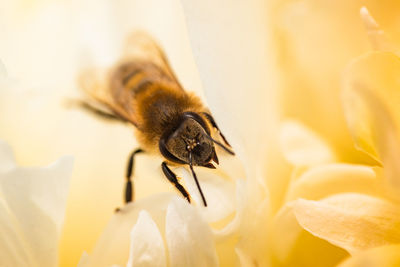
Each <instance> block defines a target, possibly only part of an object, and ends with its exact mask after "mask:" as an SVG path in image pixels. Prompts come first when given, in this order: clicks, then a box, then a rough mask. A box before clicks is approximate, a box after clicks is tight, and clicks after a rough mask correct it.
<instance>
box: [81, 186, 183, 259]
mask: <svg viewBox="0 0 400 267" xmlns="http://www.w3.org/2000/svg"><path fill="white" fill-rule="evenodd" d="M174 197H175V194H169V193H168V194H156V195H152V196H151V197H148V198H144V199H139V200H137V201H135V202H133V203H130V204H128V205H126V206H124V207H122V208H121V211H119V212H117V213H115V214H114V215H113V217H112V218H111V220H110V222H109V223H108V225H107V227H106V228H105V229H104V232H103V233H102V235H101V236H100V238H99V240H98V241H97V243H96V245H95V247H94V249H93V253H91V255H90V260H89V263H88V265H87V266H90V267H108V266H110V265H113V264H118V265H120V266H125V265H126V263H127V262H128V260H129V252H130V243H131V238H130V233H131V232H132V229H133V227H134V225H135V223H136V222H137V220H138V216H139V213H140V211H142V210H145V211H147V212H148V213H149V214H150V215H151V217H152V219H153V221H154V222H155V223H156V224H157V228H158V230H159V231H160V232H161V235H164V222H165V214H166V210H167V205H168V203H170V201H171V199H172V198H174Z"/></svg>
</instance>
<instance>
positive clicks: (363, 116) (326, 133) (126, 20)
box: [0, 0, 399, 267]
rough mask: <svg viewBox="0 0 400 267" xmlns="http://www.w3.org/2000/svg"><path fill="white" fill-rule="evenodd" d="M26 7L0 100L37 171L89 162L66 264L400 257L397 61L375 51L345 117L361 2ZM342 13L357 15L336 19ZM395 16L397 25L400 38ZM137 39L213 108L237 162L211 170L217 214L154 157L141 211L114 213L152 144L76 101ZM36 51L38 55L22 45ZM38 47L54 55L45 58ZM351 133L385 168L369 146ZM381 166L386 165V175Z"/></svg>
mask: <svg viewBox="0 0 400 267" xmlns="http://www.w3.org/2000/svg"><path fill="white" fill-rule="evenodd" d="M318 3H319V2H318ZM21 6H22V7H21ZM21 6H18V5H14V4H8V5H7V8H8V9H7V10H8V11H10V12H6V13H7V14H11V15H8V16H7V17H6V19H4V21H6V24H7V26H9V27H10V28H8V29H9V30H8V31H7V32H5V36H6V37H7V38H5V40H6V41H5V42H4V43H3V44H2V48H3V49H4V51H6V53H5V54H6V56H5V57H3V56H2V58H3V60H4V63H5V64H4V65H5V66H6V67H7V72H8V73H9V75H10V76H12V77H14V78H15V79H16V80H17V81H18V82H20V83H17V86H6V88H4V89H5V90H2V91H1V92H0V93H1V98H0V101H1V103H0V107H1V109H2V111H3V112H0V127H1V129H2V131H0V134H1V136H0V137H2V138H4V139H6V140H7V141H9V142H10V143H11V144H13V146H15V147H16V150H17V153H18V154H19V153H20V151H21V153H25V154H24V155H23V156H21V157H22V158H23V159H24V161H26V162H27V163H30V164H32V163H35V162H37V161H45V160H47V159H48V158H51V157H54V156H55V155H59V154H64V153H71V154H74V155H75V156H76V158H77V164H76V166H77V167H76V168H77V171H76V172H74V174H73V176H72V182H71V187H70V188H71V189H70V190H71V191H70V195H69V199H68V209H67V213H66V223H65V227H64V229H63V237H62V240H61V245H60V248H59V249H60V251H61V258H60V265H61V266H71V265H76V264H77V262H78V259H79V257H80V256H81V254H82V252H83V251H87V252H88V253H84V254H83V256H82V257H81V261H80V263H79V266H82V267H83V266H96V267H98V266H116V265H118V266H125V265H127V266H218V265H220V266H234V265H240V266H293V265H296V266H334V265H337V264H338V263H340V262H341V261H342V260H344V259H346V258H347V257H348V256H349V255H351V256H352V257H350V258H349V260H348V262H346V263H344V264H353V263H354V264H358V263H359V262H361V264H362V257H363V256H364V255H367V256H366V257H369V258H371V259H373V260H375V261H377V262H379V260H381V259H382V257H384V256H383V255H387V258H385V259H387V262H388V263H392V262H395V261H396V260H397V259H396V256H395V254H396V253H395V252H396V251H397V249H398V248H397V247H396V245H393V244H395V243H398V242H399V228H398V226H399V212H398V204H397V202H395V201H396V199H395V196H396V195H395V194H394V195H393V191H394V192H397V191H396V190H397V189H396V188H397V180H398V179H397V178H396V177H397V176H396V174H397V169H396V164H395V162H396V158H397V152H398V151H397V149H396V148H397V143H396V142H397V141H396V140H397V135H396V130H395V129H396V127H397V126H396V125H397V124H396V118H397V114H396V113H395V112H396V110H397V109H396V103H395V101H394V100H395V99H396V98H395V97H394V98H393V99H391V98H390V97H389V96H393V95H394V96H396V95H395V91H393V92H392V90H391V89H392V88H395V85H396V83H395V79H393V80H391V79H388V77H386V76H384V75H383V74H384V73H383V72H378V70H379V67H376V66H384V67H385V69H386V68H387V70H390V71H393V75H392V76H390V77H392V78H393V77H395V75H394V74H395V70H396V67H395V66H396V61H395V60H393V59H394V58H393V57H392V56H394V54H390V53H389V54H388V53H387V52H385V53H383V52H375V53H372V54H374V55H375V54H378V55H379V58H378V57H377V58H375V57H371V58H370V57H369V56H370V55H372V54H370V55H368V56H363V57H361V58H358V59H356V60H355V61H354V62H352V63H351V65H350V66H349V67H348V68H347V69H346V73H345V81H344V87H345V92H347V93H346V95H345V96H346V97H345V98H344V100H343V101H345V109H344V110H342V107H341V106H340V105H339V104H340V101H341V99H340V97H339V95H340V93H339V91H340V90H341V88H342V87H341V85H340V82H339V81H340V73H341V72H342V71H343V69H344V67H345V65H346V64H348V62H349V61H350V60H351V59H352V58H354V57H356V56H358V55H359V54H360V53H361V52H362V51H365V50H368V48H367V45H366V44H367V38H366V34H365V33H364V32H362V30H361V29H362V25H361V20H359V18H358V14H357V13H358V10H359V8H360V6H359V5H358V3H356V2H355V3H354V4H351V5H342V4H341V3H340V2H335V3H334V4H333V3H328V2H327V3H319V4H318V5H317V3H316V2H314V1H312V0H308V1H271V2H268V1H267V2H265V1H261V0H253V1H246V2H244V1H243V2H240V1H239V2H238V1H220V2H215V1H208V0H207V1H201V2H189V1H186V0H183V1H181V3H179V2H178V1H175V0H170V1H163V2H162V3H161V2H159V1H146V2H140V1H133V2H131V1H122V2H118V3H112V4H111V3H109V2H107V1H96V3H94V2H93V3H92V2H91V1H84V2H79V4H78V3H74V2H67V1H55V2H52V3H51V4H49V5H48V6H45V5H44V4H43V3H37V5H36V6H34V7H33V8H32V7H25V6H24V5H21ZM372 7H374V6H373V5H372ZM388 7H389V8H392V9H393V10H395V9H394V8H393V7H392V6H391V5H383V7H382V10H381V11H380V12H382V14H383V13H385V12H387V10H386V9H387V8H388ZM347 8H348V9H347ZM343 9H345V12H342V11H343ZM335 10H340V11H341V12H342V13H343V17H338V16H336V15H335V16H332V15H331V14H332V12H333V11H335ZM363 16H364V21H366V22H367V26H368V25H369V26H368V33H369V36H370V38H371V39H372V40H373V43H374V47H378V48H380V47H384V49H385V50H386V49H388V48H387V47H388V46H386V45H382V44H381V43H380V42H377V40H380V39H379V38H380V36H382V34H381V32H380V31H379V30H378V29H377V28H376V25H375V24H374V23H373V21H372V20H371V18H370V17H368V16H367V15H366V14H365V13H364V15H363ZM14 17H17V18H24V19H22V20H17V21H14ZM344 18H345V19H344ZM390 18H391V16H387V17H385V19H387V24H388V25H390V27H393V26H392V24H393V25H394V22H392V21H391V19H390ZM354 21H357V23H352V22H354ZM385 21H386V20H385ZM49 22H51V23H49ZM343 25H345V26H346V27H345V28H346V31H343V27H342V26H343ZM349 25H350V26H351V27H349ZM26 27H28V30H26V31H22V32H21V31H20V32H21V33H20V34H18V35H16V36H13V34H12V33H14V32H18V30H20V29H25V28H26ZM374 27H375V28H374ZM388 27H389V26H388ZM137 28H142V29H145V30H146V31H147V32H149V33H150V34H152V35H153V36H155V38H156V39H158V40H159V41H160V43H161V45H162V46H163V47H164V48H165V50H166V52H167V55H168V57H169V59H170V61H171V64H172V67H173V68H174V69H175V70H176V72H177V74H178V76H179V78H180V80H181V81H182V84H183V85H184V87H185V88H188V89H192V90H194V91H197V92H198V93H199V94H200V95H201V96H202V97H203V98H204V101H206V103H207V104H208V106H209V107H210V109H211V111H212V113H213V115H214V117H215V118H216V120H217V121H218V123H219V125H220V127H221V129H222V130H223V132H224V134H225V135H226V136H227V138H228V139H229V141H230V143H231V144H232V145H233V147H234V149H235V152H236V153H237V157H236V158H226V157H224V156H221V166H220V167H219V168H218V169H217V170H215V171H212V170H201V169H200V168H199V172H198V176H199V179H200V183H201V184H202V187H203V190H204V193H205V195H206V197H207V200H208V201H209V204H210V205H209V207H207V208H204V207H201V206H200V205H197V204H196V203H199V195H198V192H197V190H196V187H195V185H194V184H193V181H192V178H191V177H190V175H189V173H188V172H187V170H186V169H185V168H178V169H176V170H175V171H176V172H177V173H178V174H179V176H180V177H182V180H183V181H184V183H185V186H187V188H188V191H189V192H190V193H191V195H192V196H193V199H194V200H195V201H194V204H193V205H189V204H188V203H186V202H185V201H184V200H183V199H181V198H180V197H179V196H175V195H177V192H175V191H174V190H173V188H172V187H171V186H170V185H169V184H168V182H167V181H166V180H165V179H164V180H163V179H161V178H160V177H161V172H160V170H159V163H160V159H159V158H152V157H149V156H142V157H140V158H138V160H137V166H136V167H137V168H136V170H135V184H136V192H137V193H138V194H137V200H136V201H135V202H134V203H131V204H129V205H126V206H124V207H122V209H121V211H120V212H118V213H115V214H114V213H113V210H114V208H115V207H117V206H119V205H120V195H121V191H122V182H123V171H124V164H125V162H124V160H123V159H124V157H126V156H127V155H128V154H129V151H130V150H132V149H133V148H135V146H136V143H135V141H134V140H133V138H132V136H131V135H132V133H131V131H130V129H126V128H124V127H123V126H118V125H114V124H106V123H103V122H100V121H96V120H94V119H93V118H92V117H90V116H87V115H86V114H83V113H81V112H79V111H73V110H66V109H65V108H64V107H63V106H62V105H61V104H60V103H61V101H60V99H62V98H64V97H65V95H69V93H70V90H71V88H73V89H77V88H76V84H75V82H74V79H75V77H76V76H77V74H78V73H77V70H78V69H80V68H81V67H82V65H84V66H87V65H92V66H93V65H94V66H107V65H109V64H112V62H114V61H115V59H116V58H117V57H118V51H119V46H120V44H121V43H122V40H123V38H124V37H125V36H126V35H127V34H128V33H129V32H131V31H132V30H133V29H137ZM271 30H272V31H271ZM343 32H344V33H345V35H344V36H345V37H343V35H342V34H343ZM32 33H34V34H32ZM37 36H40V38H38V37H37ZM354 40H355V41H354ZM17 44H19V46H18V45H17ZM21 44H24V45H25V44H30V46H29V47H28V48H27V49H20V46H21ZM35 47H38V49H39V50H37V51H32V50H35V49H34V48H35ZM60 51H63V53H60ZM331 51H337V53H332V52H331ZM192 53H193V54H192ZM17 55H18V56H17ZM276 55H277V56H276ZM383 55H390V57H389V59H388V58H386V57H381V56H383ZM375 56H376V55H375ZM193 57H194V60H193ZM364 57H366V58H364ZM364 60H365V61H364ZM38 62H41V63H38ZM378 63H379V64H378ZM36 64H37V65H38V66H36ZM375 64H377V65H375ZM39 65H40V66H39ZM42 65H43V66H42ZM54 66H57V68H54ZM373 66H375V68H374V67H373ZM41 67H43V68H41ZM197 69H198V72H197ZM374 71H375V72H377V73H379V74H382V75H383V77H382V80H379V82H377V81H376V80H373V79H371V80H372V81H371V80H369V79H368V78H369V77H372V73H375V72H374ZM389 73H392V72H389ZM49 74H54V75H49ZM390 77H389V78H390ZM388 81H389V83H387V82H388ZM375 82H376V84H375ZM392 82H393V83H392ZM27 84H28V85H29V86H26V85H27ZM360 84H361V85H363V86H362V87H361V89H360V88H359V85H360ZM381 84H383V85H384V87H385V89H387V88H388V90H389V93H388V94H387V95H385V93H382V92H381V91H385V90H379V88H380V87H379V85H381ZM386 85H390V86H388V87H387V88H386ZM15 88H17V90H16V89H15ZM26 88H29V90H27V89H26ZM374 90H379V94H378V93H377V92H375V91H374ZM44 92H45V94H44ZM288 92H289V93H288ZM365 92H367V93H365ZM203 93H204V96H203ZM381 93H382V94H383V96H382V95H381ZM392 93H393V95H392ZM277 99H280V100H281V101H277ZM382 99H383V100H382ZM392 101H393V102H392ZM16 103H17V104H16ZM371 107H373V108H371ZM382 107H383V108H382ZM371 110H378V111H379V112H378V113H376V114H375V113H373V112H371ZM11 114H12V116H11ZM388 114H390V116H388ZM345 115H346V118H347V119H348V122H349V126H350V127H349V128H350V131H348V129H347V127H346V124H345ZM288 117H290V118H292V119H291V120H288V119H287V118H288ZM388 118H389V119H388ZM27 128H29V129H31V131H32V132H31V133H30V134H29V136H27V135H26V129H27ZM377 130H379V131H377ZM351 135H353V136H354V137H355V141H356V144H357V146H358V147H359V148H361V149H363V150H364V151H365V152H367V153H368V154H369V155H372V156H373V158H374V159H373V160H372V159H370V158H369V157H367V156H364V154H363V153H361V152H358V151H357V150H355V149H354V148H353V143H352V140H351V138H350V136H351ZM388 137H390V138H388ZM45 144H51V145H47V146H46V145H45ZM26 147H29V148H30V149H29V150H27V149H25V148H26ZM43 147H45V149H44V148H43ZM221 154H222V153H221ZM21 155H22V154H21ZM345 162H346V163H345ZM360 162H361V163H364V164H365V163H370V164H369V165H359V163H360ZM377 162H380V163H381V165H382V166H383V168H380V167H372V166H375V165H376V163H377ZM388 184H389V185H393V186H390V187H388V186H387V185H388ZM166 192H169V193H166ZM172 192H173V193H172ZM149 195H151V196H149ZM110 217H111V219H110ZM107 221H108V224H107ZM99 235H100V238H99V239H98V236H99ZM78 241H79V242H78ZM54 247H55V245H54V246H53V249H54ZM316 255H318V256H319V257H316Z"/></svg>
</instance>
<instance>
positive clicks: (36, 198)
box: [0, 157, 72, 266]
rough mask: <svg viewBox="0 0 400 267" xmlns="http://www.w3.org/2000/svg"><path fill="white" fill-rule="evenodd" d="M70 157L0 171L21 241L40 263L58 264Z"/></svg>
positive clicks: (1, 182)
mask: <svg viewBox="0 0 400 267" xmlns="http://www.w3.org/2000/svg"><path fill="white" fill-rule="evenodd" d="M71 172H72V159H71V158H70V157H64V158H62V159H60V160H59V161H57V162H56V163H54V164H52V165H51V166H49V167H47V168H15V169H12V170H9V171H8V172H5V173H0V185H1V187H2V190H3V196H4V199H5V201H6V202H7V205H8V207H9V209H10V211H11V212H12V213H13V215H14V216H15V220H16V223H17V224H18V228H19V230H20V231H21V233H20V234H21V235H22V236H23V239H24V243H25V245H26V246H27V247H28V249H29V250H30V253H32V257H33V258H34V260H35V262H37V264H38V265H39V266H53V265H55V264H56V263H57V254H58V239H59V237H60V231H61V226H62V223H63V221H64V213H65V206H66V197H67V192H68V183H69V178H70V175H71Z"/></svg>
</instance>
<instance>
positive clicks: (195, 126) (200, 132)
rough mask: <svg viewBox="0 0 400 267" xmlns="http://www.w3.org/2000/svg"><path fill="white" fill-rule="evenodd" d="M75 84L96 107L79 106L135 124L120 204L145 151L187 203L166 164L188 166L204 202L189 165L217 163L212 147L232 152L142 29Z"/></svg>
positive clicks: (127, 196)
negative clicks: (112, 59)
mask: <svg viewBox="0 0 400 267" xmlns="http://www.w3.org/2000/svg"><path fill="white" fill-rule="evenodd" d="M88 77H90V78H88ZM80 85H81V87H82V89H83V90H84V91H85V92H87V93H88V95H89V96H90V97H91V98H92V99H93V100H95V102H96V105H99V104H100V105H101V106H102V108H101V109H100V108H99V107H98V106H95V105H93V104H91V103H90V102H87V101H82V102H81V106H82V107H84V108H85V109H87V110H89V111H91V112H94V113H96V114H97V115H100V116H102V117H105V118H108V119H113V120H119V121H123V122H128V123H130V124H132V125H134V126H135V128H136V130H135V135H136V137H137V140H138V142H139V144H140V148H139V149H136V150H134V151H133V152H132V154H131V155H130V157H129V160H128V165H127V172H126V186H125V202H126V203H128V202H130V201H132V199H133V182H132V178H131V177H132V173H133V165H134V157H135V155H137V154H138V153H142V152H146V153H153V154H155V153H156V154H161V156H162V157H164V158H165V161H163V162H162V164H161V168H162V171H163V173H164V175H165V176H166V177H167V178H168V180H169V181H170V182H171V183H172V184H173V185H174V186H175V187H176V188H177V189H178V190H179V191H180V193H181V194H182V195H183V196H184V197H185V198H186V199H187V201H189V202H191V197H190V195H189V193H188V192H187V191H186V189H185V188H184V187H183V186H182V185H181V184H180V182H179V179H178V177H177V176H176V174H175V173H174V172H173V171H172V170H171V169H170V168H169V167H168V165H186V164H187V165H189V168H190V170H191V173H192V175H193V178H194V180H195V182H196V185H197V188H198V190H199V192H200V195H201V198H202V201H203V204H204V206H207V201H206V198H205V197H204V194H203V192H202V190H201V187H200V184H199V182H198V179H197V176H196V173H195V171H194V169H193V166H203V167H207V168H215V166H214V164H213V163H216V164H218V163H219V162H218V157H217V153H216V150H215V146H214V145H217V146H219V147H221V148H222V149H223V150H225V151H226V152H227V153H229V154H231V155H234V152H233V151H232V149H231V146H230V144H229V143H228V141H227V140H226V138H225V137H224V135H223V134H222V133H221V131H220V130H219V128H218V126H217V124H216V122H215V120H214V118H213V117H212V115H211V113H210V111H209V110H208V109H207V108H206V107H205V106H204V104H203V103H202V102H201V100H200V98H199V97H197V96H196V95H195V94H193V93H190V92H187V91H185V90H184V89H183V87H182V86H181V85H180V83H179V81H178V79H177V78H176V76H175V74H174V72H173V71H172V69H171V67H170V65H169V63H168V60H167V58H166V56H165V55H164V52H163V51H162V49H161V48H160V47H159V46H158V45H157V43H156V42H155V41H154V40H153V39H152V38H151V37H150V36H148V35H147V34H145V33H135V34H132V35H131V36H129V38H128V39H127V42H126V45H125V49H124V53H123V56H122V59H121V60H120V61H119V62H118V63H117V64H115V66H114V67H112V68H110V69H109V70H107V71H106V72H105V73H103V74H101V73H98V72H91V73H88V72H86V73H84V74H83V75H82V76H81V77H80ZM104 108H105V109H106V111H105V110H104ZM213 133H216V134H218V135H219V136H220V137H221V139H222V140H221V142H220V141H218V140H216V139H215V138H213V137H212V135H213Z"/></svg>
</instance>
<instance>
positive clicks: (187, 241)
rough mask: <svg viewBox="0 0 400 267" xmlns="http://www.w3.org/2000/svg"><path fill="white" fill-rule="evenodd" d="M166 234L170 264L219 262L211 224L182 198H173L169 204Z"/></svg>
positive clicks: (210, 263) (194, 264)
mask: <svg viewBox="0 0 400 267" xmlns="http://www.w3.org/2000/svg"><path fill="white" fill-rule="evenodd" d="M165 236H166V240H167V244H168V250H169V259H170V266H193V267H202V266H210V267H213V266H218V258H217V253H216V250H215V245H214V239H213V235H212V232H211V228H210V227H209V226H208V224H207V223H206V222H205V221H204V220H203V219H202V218H201V216H200V214H199V213H198V211H196V209H195V208H194V207H192V206H191V205H190V204H189V203H187V202H186V201H185V200H183V199H180V198H174V199H173V200H172V202H171V203H170V204H169V205H168V208H167V215H166V222H165Z"/></svg>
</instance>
